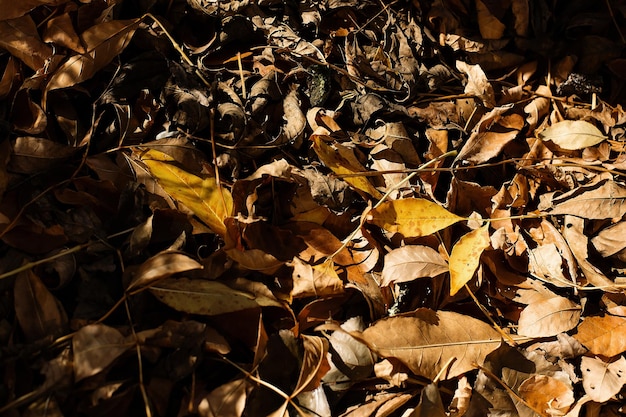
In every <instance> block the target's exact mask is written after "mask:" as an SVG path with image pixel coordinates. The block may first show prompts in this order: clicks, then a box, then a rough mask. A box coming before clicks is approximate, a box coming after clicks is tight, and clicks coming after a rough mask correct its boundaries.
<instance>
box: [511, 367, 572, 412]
mask: <svg viewBox="0 0 626 417" xmlns="http://www.w3.org/2000/svg"><path fill="white" fill-rule="evenodd" d="M568 382H569V381H568ZM519 395H520V397H522V398H523V399H524V401H525V402H526V404H528V405H530V406H531V407H532V409H533V410H538V411H541V412H542V413H545V414H546V415H563V414H564V413H566V412H567V411H568V410H569V408H570V406H571V405H572V404H574V390H573V389H572V386H571V383H565V382H563V381H562V380H561V379H559V378H555V377H552V376H548V375H533V376H531V377H530V378H528V379H526V380H525V381H524V382H522V384H521V385H520V386H519Z"/></svg>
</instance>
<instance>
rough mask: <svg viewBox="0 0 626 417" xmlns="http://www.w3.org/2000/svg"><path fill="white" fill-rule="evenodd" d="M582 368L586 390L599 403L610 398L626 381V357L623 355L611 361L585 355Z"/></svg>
mask: <svg viewBox="0 0 626 417" xmlns="http://www.w3.org/2000/svg"><path fill="white" fill-rule="evenodd" d="M580 370H581V373H582V375H583V388H584V389H585V392H586V393H587V395H588V396H589V397H590V398H591V399H592V400H593V401H596V402H598V403H603V402H605V401H608V400H610V399H611V397H613V396H614V395H616V394H617V393H618V392H620V391H621V389H622V387H623V386H624V383H626V359H624V357H623V356H620V358H619V359H618V360H616V361H615V362H611V363H606V362H603V361H602V360H600V359H598V358H589V357H586V356H585V357H583V358H582V362H581V364H580Z"/></svg>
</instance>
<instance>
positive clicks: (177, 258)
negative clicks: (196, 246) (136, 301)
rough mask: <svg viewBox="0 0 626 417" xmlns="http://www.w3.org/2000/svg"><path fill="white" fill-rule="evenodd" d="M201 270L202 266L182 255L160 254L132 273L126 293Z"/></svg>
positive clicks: (175, 253)
mask: <svg viewBox="0 0 626 417" xmlns="http://www.w3.org/2000/svg"><path fill="white" fill-rule="evenodd" d="M193 269H202V265H201V264H200V263H198V262H197V261H195V260H193V259H191V258H190V257H189V256H187V255H185V254H183V253H177V252H161V253H159V254H157V255H154V256H153V257H152V258H150V259H148V260H147V261H145V262H144V263H142V264H141V266H140V267H139V268H138V269H137V270H136V271H134V273H133V278H132V281H131V282H130V284H128V288H127V289H126V291H131V290H136V289H138V288H141V287H145V286H148V285H151V284H152V283H154V282H156V281H158V280H160V279H164V278H168V277H170V276H172V275H174V274H177V273H180V272H186V271H191V270H193Z"/></svg>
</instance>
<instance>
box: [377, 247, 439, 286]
mask: <svg viewBox="0 0 626 417" xmlns="http://www.w3.org/2000/svg"><path fill="white" fill-rule="evenodd" d="M444 272H448V263H447V262H446V261H445V260H444V259H443V257H442V256H441V255H440V254H439V252H437V251H436V250H434V249H433V248H431V247H428V246H422V245H407V246H403V247H401V248H397V249H394V250H392V251H391V252H389V253H388V254H386V255H385V262H384V265H383V272H382V281H381V283H380V285H381V286H388V285H391V284H394V283H396V284H397V283H399V282H409V281H413V280H414V279H417V278H425V277H436V276H437V275H440V274H443V273H444Z"/></svg>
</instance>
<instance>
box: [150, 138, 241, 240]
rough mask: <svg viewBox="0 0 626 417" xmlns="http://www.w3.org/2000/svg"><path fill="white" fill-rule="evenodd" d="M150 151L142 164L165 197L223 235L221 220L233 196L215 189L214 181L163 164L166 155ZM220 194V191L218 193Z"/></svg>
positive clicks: (215, 183)
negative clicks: (181, 205) (180, 204)
mask: <svg viewBox="0 0 626 417" xmlns="http://www.w3.org/2000/svg"><path fill="white" fill-rule="evenodd" d="M160 154H161V152H158V151H154V150H152V151H151V152H150V153H149V154H148V156H146V155H144V157H143V158H142V160H143V163H144V164H145V165H146V166H147V167H148V169H149V170H150V173H151V174H152V176H153V177H154V178H155V179H156V180H157V182H158V183H159V185H160V186H161V187H163V189H164V190H165V191H167V193H168V194H169V195H171V196H172V197H173V198H174V199H176V200H177V201H179V202H181V203H183V204H184V205H185V206H186V207H187V208H189V209H190V210H191V211H192V212H193V213H194V214H195V215H196V216H198V218H199V219H200V220H202V221H203V222H204V223H205V224H206V225H207V226H209V227H210V228H211V230H213V231H214V232H215V233H217V234H219V235H221V236H224V235H225V234H226V226H225V225H224V219H225V218H226V217H228V216H230V215H231V213H232V210H233V197H232V195H231V194H230V192H229V191H228V190H226V189H223V188H221V187H218V184H217V182H216V181H215V178H200V177H197V176H195V175H193V174H191V173H189V172H186V171H184V170H182V169H181V168H179V167H177V166H176V165H173V164H170V163H168V162H164V161H167V160H168V158H169V157H168V156H163V155H160ZM220 191H221V192H220Z"/></svg>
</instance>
